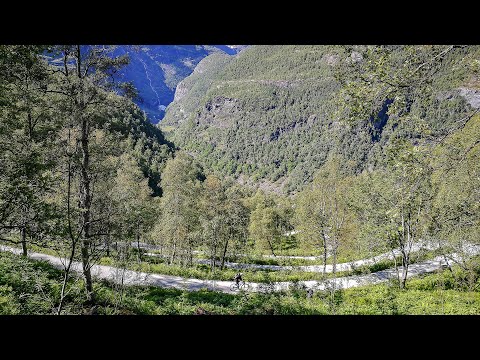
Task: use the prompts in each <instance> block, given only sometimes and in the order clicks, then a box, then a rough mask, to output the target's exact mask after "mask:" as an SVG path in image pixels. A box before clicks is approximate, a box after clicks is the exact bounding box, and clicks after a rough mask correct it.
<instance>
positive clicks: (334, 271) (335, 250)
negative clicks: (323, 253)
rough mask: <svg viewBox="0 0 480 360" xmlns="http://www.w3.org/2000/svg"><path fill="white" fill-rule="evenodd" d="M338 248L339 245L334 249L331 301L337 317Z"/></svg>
mask: <svg viewBox="0 0 480 360" xmlns="http://www.w3.org/2000/svg"><path fill="white" fill-rule="evenodd" d="M337 247H338V245H335V246H334V248H333V254H332V255H333V256H332V258H333V264H332V265H333V266H332V267H333V269H332V273H333V281H332V283H333V287H332V294H331V295H332V298H331V301H332V314H333V315H335V291H336V290H337V289H336V285H337V278H336V277H335V274H336V273H337Z"/></svg>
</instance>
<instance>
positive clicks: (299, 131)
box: [159, 45, 480, 194]
mask: <svg viewBox="0 0 480 360" xmlns="http://www.w3.org/2000/svg"><path fill="white" fill-rule="evenodd" d="M363 53H365V54H367V48H366V47H363V46H355V47H350V46H311V45H309V46H303V45H302V46H293V45H288V46H279V45H276V46H261V45H254V46H250V47H248V49H246V50H245V51H242V53H241V54H239V55H238V56H235V57H232V56H227V55H225V54H212V55H210V56H208V57H206V58H205V59H203V60H202V61H201V62H200V63H199V64H198V66H197V68H196V69H195V71H194V72H193V73H192V74H191V75H190V76H188V77H187V78H185V79H184V80H183V81H181V82H180V83H179V85H178V86H177V92H176V94H175V100H174V101H173V102H172V103H171V104H170V105H169V107H168V109H167V112H166V115H165V118H164V119H163V120H162V122H161V123H160V124H159V126H160V127H161V129H162V130H163V131H164V132H165V134H166V136H167V138H168V139H170V140H171V141H173V142H174V143H175V145H176V146H179V147H180V148H181V149H183V150H185V151H186V152H188V153H189V154H191V155H193V156H194V157H195V158H196V159H197V160H198V161H200V162H201V163H202V165H203V166H204V168H205V169H207V170H208V171H212V172H214V173H217V174H219V175H220V176H232V177H233V178H236V179H237V180H238V182H239V183H242V184H248V185H252V186H258V187H260V188H262V189H264V190H267V191H275V192H285V193H290V194H292V193H295V192H297V191H298V190H301V189H302V187H303V186H304V185H305V184H307V183H309V182H310V181H311V179H312V177H313V174H314V173H315V172H316V171H317V170H318V169H319V168H321V167H322V166H323V164H324V163H325V161H326V159H327V158H328V156H329V155H330V154H331V153H334V154H339V155H341V156H342V157H343V158H345V159H346V161H347V162H348V165H349V167H350V168H352V169H353V171H355V172H361V171H363V170H364V169H370V168H375V167H377V166H379V165H380V164H381V163H382V162H383V161H385V159H384V158H385V156H384V154H385V149H386V147H388V146H389V145H390V144H391V143H392V141H395V139H396V138H410V139H413V141H417V140H416V138H417V137H418V134H417V130H416V129H417V128H418V129H420V128H421V126H423V127H425V128H427V129H428V132H429V134H430V136H431V137H432V138H441V137H442V136H445V135H446V134H448V133H449V132H451V131H452V129H453V128H454V127H455V126H456V125H455V124H456V123H457V122H458V119H463V118H465V117H466V116H467V115H468V114H470V112H471V111H472V109H479V108H480V88H479V87H478V84H480V82H479V81H478V80H472V79H475V77H474V74H473V70H471V69H470V70H469V69H468V68H466V67H461V66H458V65H456V64H459V63H461V62H462V61H463V62H464V63H465V62H466V61H467V60H465V59H477V60H471V63H472V64H474V63H475V64H476V63H478V59H479V56H480V47H477V46H471V47H458V48H455V50H454V51H452V52H451V53H449V54H448V57H447V58H446V59H444V60H443V61H442V62H441V64H442V65H441V67H440V69H439V70H438V72H435V73H434V76H433V77H432V80H431V83H430V87H431V90H430V91H429V92H426V93H414V92H412V93H411V95H409V96H410V97H411V98H409V105H408V108H405V109H406V110H405V111H406V112H407V111H408V114H409V116H410V118H411V119H413V120H412V121H400V120H399V118H400V115H401V114H400V111H401V110H396V111H393V110H392V111H390V107H391V105H392V99H389V98H385V96H384V97H381V96H380V95H382V94H380V95H379V99H378V101H377V102H378V104H377V103H375V104H372V105H371V106H372V110H371V112H372V114H373V115H375V116H373V115H372V116H371V118H368V117H367V118H361V119H358V120H357V121H356V122H355V124H352V126H346V125H345V124H343V122H342V120H343V119H342V118H341V117H340V115H341V114H340V113H339V111H338V110H339V105H338V104H339V102H338V100H337V99H338V98H339V94H340V93H341V91H342V90H345V87H342V86H343V85H342V84H341V83H339V81H338V80H337V79H336V77H335V76H334V74H335V71H337V70H336V69H339V68H342V69H344V70H343V71H350V72H351V73H355V71H356V70H355V69H356V68H355V66H357V65H356V64H357V62H358V63H362V62H363V61H364V60H363V59H364V55H362V54H363ZM394 54H395V56H396V57H397V58H398V59H402V57H403V56H405V54H407V52H406V50H404V47H402V46H397V47H395V48H394ZM365 56H366V55H365ZM392 59H395V58H392ZM392 61H393V60H392ZM475 61H477V62H475ZM347 69H348V70H347ZM472 84H473V85H472ZM392 109H395V107H393V108H392ZM387 110H388V111H387ZM339 114H340V115H339ZM399 114H400V115H399ZM402 116H404V115H402ZM417 125H418V126H417Z"/></svg>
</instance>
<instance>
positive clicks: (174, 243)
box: [170, 240, 177, 265]
mask: <svg viewBox="0 0 480 360" xmlns="http://www.w3.org/2000/svg"><path fill="white" fill-rule="evenodd" d="M176 251H177V241H176V240H174V241H173V251H172V256H170V265H171V264H173V261H174V260H175V253H176Z"/></svg>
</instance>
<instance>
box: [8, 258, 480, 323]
mask: <svg viewBox="0 0 480 360" xmlns="http://www.w3.org/2000/svg"><path fill="white" fill-rule="evenodd" d="M0 270H1V271H0V314H18V313H22V314H49V313H52V310H53V309H55V307H56V304H55V301H56V300H55V299H57V298H58V297H57V295H58V293H59V291H60V289H59V286H58V280H60V279H61V272H60V271H59V270H56V269H54V268H52V267H51V266H50V265H48V264H46V263H43V262H37V261H31V260H28V259H21V258H20V257H19V256H17V255H12V254H7V253H0ZM464 275H465V273H463V272H462V271H461V270H459V269H454V272H453V273H451V272H449V271H445V272H442V273H439V274H433V275H427V276H425V277H423V278H419V279H414V280H411V281H410V282H409V285H408V289H406V290H399V289H398V287H395V286H392V285H389V284H384V285H375V286H366V287H362V288H355V289H349V290H340V291H337V295H336V297H335V302H334V303H331V302H330V300H329V298H328V297H326V296H325V295H326V294H325V293H324V292H316V293H315V294H314V296H313V298H310V299H309V298H307V297H306V293H305V290H302V289H298V290H293V291H291V292H289V293H267V294H245V295H229V294H222V293H216V292H212V291H207V290H201V291H197V292H185V291H181V290H176V289H160V288H153V287H128V288H126V289H125V290H124V293H123V295H122V297H121V298H120V296H118V294H117V293H116V291H115V289H114V287H112V286H111V285H109V284H108V283H107V282H101V283H95V290H96V293H97V306H96V307H95V309H94V312H95V313H98V314H199V313H209V314H284V315H287V314H299V315H300V314H301V315H306V314H331V313H332V311H333V310H334V311H335V313H336V314H421V315H422V314H476V315H478V314H480V293H479V291H478V288H479V286H478V285H479V283H478V279H477V283H476V284H477V287H476V289H475V290H472V289H471V287H469V286H468V282H466V283H464V284H463V285H458V284H459V282H458V279H459V278H461V277H462V276H464ZM82 287H83V283H82V282H81V281H77V279H76V278H72V279H71V280H70V283H69V293H70V295H69V296H68V298H67V300H66V304H65V307H64V309H65V310H64V312H65V313H69V314H84V313H91V312H92V309H91V308H90V307H89V306H87V305H85V304H84V303H83V302H82V301H80V300H79V299H80V296H79V295H80V294H81V293H82V292H83V289H82Z"/></svg>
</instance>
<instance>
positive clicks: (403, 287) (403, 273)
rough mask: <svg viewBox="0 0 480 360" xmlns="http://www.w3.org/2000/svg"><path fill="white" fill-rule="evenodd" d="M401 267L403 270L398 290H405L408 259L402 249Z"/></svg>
mask: <svg viewBox="0 0 480 360" xmlns="http://www.w3.org/2000/svg"><path fill="white" fill-rule="evenodd" d="M402 265H403V270H402V280H401V283H400V288H402V289H405V285H406V283H407V274H408V265H409V259H408V254H407V253H406V252H405V250H404V249H402Z"/></svg>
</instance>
